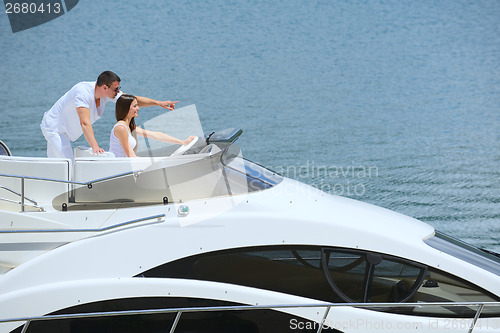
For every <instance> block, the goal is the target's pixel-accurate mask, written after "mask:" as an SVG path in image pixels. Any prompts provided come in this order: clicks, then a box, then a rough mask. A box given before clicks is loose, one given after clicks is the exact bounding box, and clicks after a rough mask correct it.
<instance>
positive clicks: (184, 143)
mask: <svg viewBox="0 0 500 333" xmlns="http://www.w3.org/2000/svg"><path fill="white" fill-rule="evenodd" d="M195 138H196V137H195V136H190V137H189V138H187V139H186V140H184V141H182V145H183V146H185V145H187V144H189V143H190V142H191V141H193V140H194V139H195Z"/></svg>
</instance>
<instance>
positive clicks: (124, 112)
mask: <svg viewBox="0 0 500 333" xmlns="http://www.w3.org/2000/svg"><path fill="white" fill-rule="evenodd" d="M138 111H139V104H138V103H137V98H136V97H135V96H132V95H126V94H123V95H121V96H120V98H118V100H117V101H116V111H115V116H116V120H117V121H118V122H117V123H116V124H115V126H113V129H112V130H111V135H110V137H109V151H110V152H112V153H113V154H115V156H116V157H127V156H128V157H137V155H136V154H135V151H134V148H135V147H136V145H137V140H136V135H140V136H144V137H147V138H151V139H154V140H159V141H164V142H169V143H177V144H180V145H187V144H188V143H190V142H191V141H193V139H194V138H195V137H194V136H190V137H188V138H187V139H186V140H184V141H183V140H179V139H176V138H174V137H172V136H170V135H167V134H165V133H162V132H153V131H148V130H145V129H142V128H140V127H137V126H136V125H135V121H134V118H135V117H137V116H138Z"/></svg>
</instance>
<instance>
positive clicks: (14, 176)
mask: <svg viewBox="0 0 500 333" xmlns="http://www.w3.org/2000/svg"><path fill="white" fill-rule="evenodd" d="M141 172H142V170H137V171H128V172H124V173H119V174H116V175H113V176H109V177H104V178H98V179H94V180H91V181H88V182H76V181H72V180H64V179H54V178H43V177H32V176H19V175H9V174H4V173H0V177H8V178H18V179H31V180H43V181H50V182H55V183H66V184H73V185H87V186H89V188H92V184H95V183H100V182H103V181H105V180H110V179H114V178H120V177H123V176H128V175H131V174H135V175H139V174H140V173H141Z"/></svg>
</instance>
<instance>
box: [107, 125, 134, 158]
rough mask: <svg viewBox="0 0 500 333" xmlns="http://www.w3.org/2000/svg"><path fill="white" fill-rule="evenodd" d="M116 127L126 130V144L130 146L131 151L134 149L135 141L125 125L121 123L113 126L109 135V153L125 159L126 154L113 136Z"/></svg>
mask: <svg viewBox="0 0 500 333" xmlns="http://www.w3.org/2000/svg"><path fill="white" fill-rule="evenodd" d="M116 126H123V127H125V128H126V129H127V132H128V143H129V144H130V147H132V149H134V148H135V145H136V144H137V141H136V140H135V138H134V137H133V136H132V134H131V133H130V129H129V128H128V127H127V125H125V124H123V123H117V124H115V126H113V129H112V130H111V135H110V136H109V151H110V152H112V153H113V154H115V156H116V157H127V154H125V150H124V149H123V147H122V144H121V143H120V140H119V139H118V138H117V137H116V135H115V127H116Z"/></svg>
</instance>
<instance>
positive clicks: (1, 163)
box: [0, 155, 72, 207]
mask: <svg viewBox="0 0 500 333" xmlns="http://www.w3.org/2000/svg"><path fill="white" fill-rule="evenodd" d="M71 164H72V162H71V160H70V159H65V158H45V157H40V158H36V157H35V158H34V157H22V156H1V155H0V170H1V172H0V173H2V174H6V175H14V176H19V177H22V176H26V177H38V178H45V179H55V180H63V181H69V180H71V172H72V167H71ZM0 185H1V186H3V187H6V188H8V189H10V190H12V191H15V192H18V193H21V178H16V177H0ZM24 190H25V193H24V195H25V197H26V198H30V199H32V200H35V201H36V202H37V203H38V206H42V207H45V206H50V205H51V204H52V200H53V199H54V198H55V197H57V196H59V195H61V194H63V193H67V192H68V190H69V185H68V184H67V183H62V182H54V181H47V180H37V179H25V182H24ZM0 197H1V198H4V199H8V200H14V201H19V199H20V198H19V196H17V195H15V194H13V193H12V192H10V191H9V190H5V189H4V190H2V191H1V192H0ZM27 204H28V203H27Z"/></svg>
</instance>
